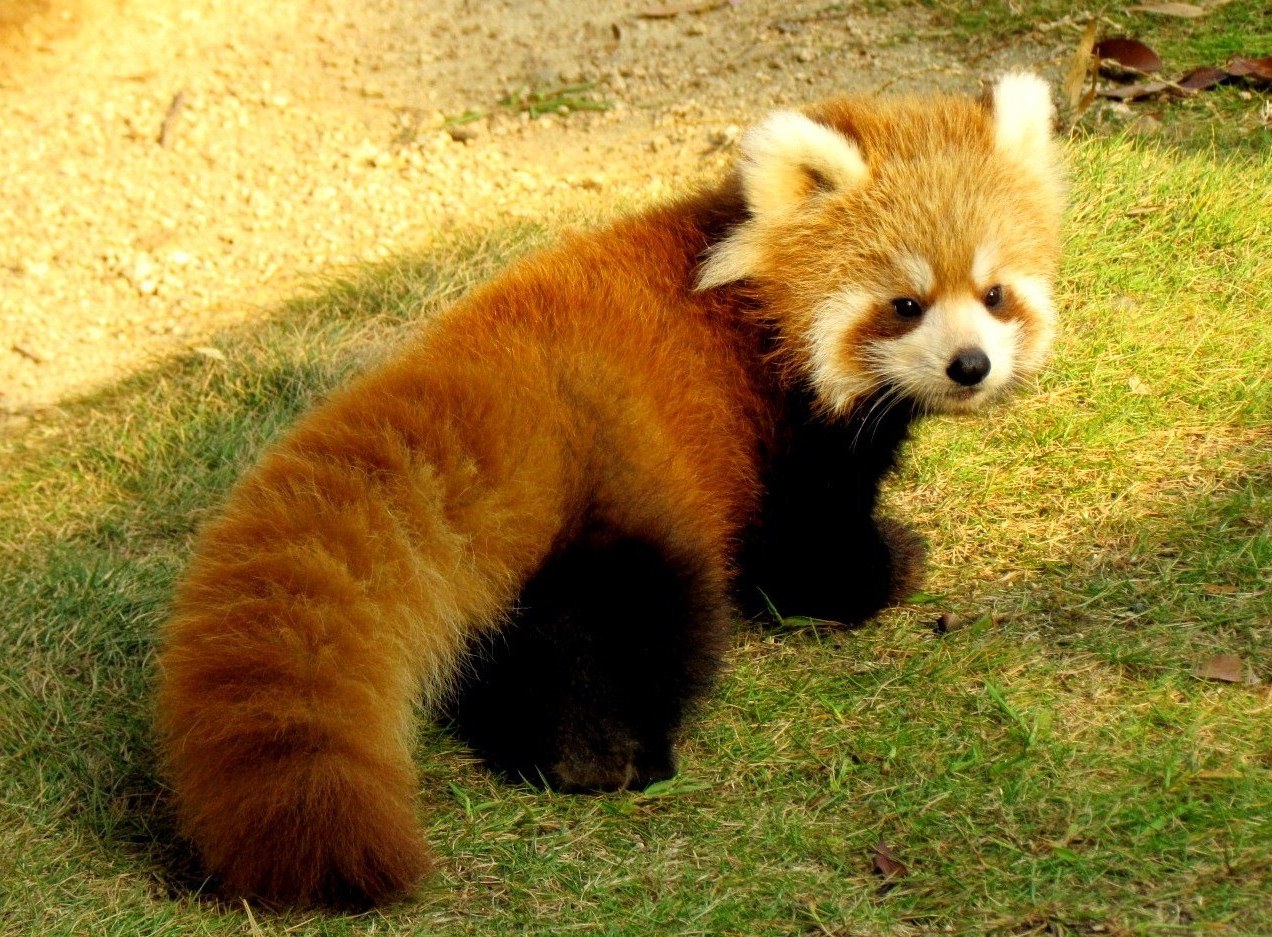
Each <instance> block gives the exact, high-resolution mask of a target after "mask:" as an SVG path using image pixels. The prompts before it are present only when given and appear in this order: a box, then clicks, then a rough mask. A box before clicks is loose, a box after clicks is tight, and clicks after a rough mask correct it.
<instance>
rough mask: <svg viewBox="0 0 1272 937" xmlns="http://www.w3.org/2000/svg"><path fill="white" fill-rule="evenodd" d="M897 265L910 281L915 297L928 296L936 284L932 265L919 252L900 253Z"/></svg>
mask: <svg viewBox="0 0 1272 937" xmlns="http://www.w3.org/2000/svg"><path fill="white" fill-rule="evenodd" d="M897 266H898V267H900V268H901V272H902V273H903V274H904V275H905V278H906V280H908V281H909V283H910V288H911V289H912V290H913V291H914V292H913V294H912V295H913V296H914V297H916V298H917V297H921V296H926V295H928V294H929V293H931V292H932V289H933V288H934V287H935V286H936V274H935V273H933V272H932V265H931V264H930V263H928V262H927V261H926V260H924V259H923V258H922V257H920V256H919V255H918V254H898V255H897Z"/></svg>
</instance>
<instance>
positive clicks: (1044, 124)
mask: <svg viewBox="0 0 1272 937" xmlns="http://www.w3.org/2000/svg"><path fill="white" fill-rule="evenodd" d="M992 110H993V115H994V143H995V146H996V147H997V149H998V151H999V152H1001V153H1006V154H1008V155H1010V156H1014V157H1018V158H1020V159H1021V160H1023V161H1025V162H1034V161H1036V160H1042V161H1048V162H1049V161H1050V160H1051V158H1052V148H1053V144H1052V124H1053V122H1054V120H1055V108H1054V107H1053V106H1052V104H1051V88H1050V87H1049V86H1048V85H1047V83H1046V82H1045V81H1043V80H1042V79H1041V78H1039V77H1038V76H1037V75H1033V74H1030V73H1028V72H1013V73H1011V74H1008V75H1004V76H1003V77H1002V78H999V79H998V81H997V82H996V83H995V84H994V91H993V97H992Z"/></svg>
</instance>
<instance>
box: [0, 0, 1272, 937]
mask: <svg viewBox="0 0 1272 937" xmlns="http://www.w3.org/2000/svg"><path fill="white" fill-rule="evenodd" d="M1234 5H1235V4H1234ZM1072 156H1073V159H1072V163H1073V165H1074V168H1075V178H1074V192H1073V202H1074V208H1073V210H1072V213H1071V219H1070V228H1069V232H1070V233H1069V249H1068V255H1067V256H1068V259H1067V261H1066V264H1065V268H1064V272H1063V277H1062V280H1061V283H1060V298H1061V304H1062V306H1063V308H1064V310H1065V313H1064V318H1065V332H1064V336H1063V339H1062V341H1061V343H1060V344H1059V347H1058V348H1057V354H1056V358H1055V361H1054V364H1053V366H1052V367H1051V369H1050V370H1049V371H1048V373H1047V374H1046V376H1045V377H1044V379H1043V380H1042V382H1041V386H1040V387H1039V388H1038V389H1037V391H1036V392H1034V393H1032V394H1030V395H1027V396H1025V397H1023V398H1022V399H1021V400H1020V401H1018V402H1017V403H1016V404H1014V405H1013V406H1011V407H1010V408H1007V409H1004V410H1000V411H998V412H997V413H995V414H993V415H992V416H987V417H984V418H980V419H975V420H958V421H955V420H940V421H932V422H929V423H927V424H925V425H924V426H923V428H922V430H921V432H920V433H919V436H918V438H917V439H916V441H915V444H914V446H913V447H912V450H911V461H910V462H909V463H908V465H907V467H906V469H905V471H904V473H903V475H902V476H901V477H900V478H899V479H898V480H897V483H896V484H895V485H894V486H893V488H892V490H891V492H890V499H891V501H892V502H893V503H894V505H895V510H896V511H897V512H898V513H900V514H903V515H905V516H906V517H907V518H909V519H911V520H913V521H914V522H916V523H917V524H918V525H919V526H920V527H921V528H922V529H923V530H924V531H925V532H926V533H927V534H928V536H929V538H930V540H931V543H932V545H933V555H932V573H931V579H930V582H929V584H928V586H927V593H928V594H927V596H926V597H925V599H924V600H923V602H922V604H916V605H914V606H911V607H907V608H903V609H899V610H896V611H894V612H890V613H888V614H886V615H885V616H884V617H883V618H882V619H881V620H880V621H879V622H878V623H877V624H875V625H872V626H870V627H866V628H863V629H861V630H858V631H854V632H843V631H837V630H827V629H825V628H824V627H823V628H818V627H814V626H813V625H810V624H801V623H798V622H790V623H788V624H787V626H786V627H783V628H779V629H776V630H771V631H765V630H762V629H760V628H758V627H756V626H746V627H743V628H742V629H741V632H740V635H739V639H738V642H737V644H736V647H735V650H734V651H733V653H732V655H731V657H730V669H729V672H728V673H727V674H726V675H725V676H724V678H723V679H722V681H721V683H720V686H719V689H718V691H717V693H716V694H715V697H714V699H713V700H712V702H711V704H710V705H709V706H708V707H707V709H706V711H705V712H704V713H703V714H702V717H701V718H700V720H699V721H698V722H697V723H696V724H695V727H694V729H693V732H692V733H691V736H690V738H689V739H688V740H687V742H686V745H685V747H684V751H683V763H682V771H683V774H682V778H681V779H680V780H679V781H678V782H676V783H673V784H671V785H666V786H663V787H661V788H660V789H658V790H655V791H651V792H650V793H649V794H623V795H614V796H606V797H593V798H579V797H567V796H560V795H550V794H541V793H535V792H532V791H529V790H527V789H523V788H519V787H514V786H508V785H505V784H502V783H499V782H498V781H496V780H494V779H493V778H491V777H490V776H489V775H487V774H486V773H485V772H483V771H482V770H481V769H480V768H478V767H476V766H475V765H473V764H472V763H471V761H470V759H468V758H467V757H466V756H465V755H464V753H463V751H462V750H461V749H460V748H459V747H458V746H457V745H456V744H455V743H454V742H452V741H451V740H449V739H448V738H447V737H446V736H445V735H444V734H443V733H441V732H440V731H439V730H437V729H432V728H426V729H424V730H423V731H422V733H421V738H420V751H419V759H420V764H421V767H422V783H421V797H420V809H421V810H422V811H423V812H424V813H425V815H426V816H427V818H428V825H429V828H430V831H431V839H432V842H433V844H434V846H435V847H436V850H437V852H438V854H439V856H440V859H441V863H440V865H441V869H440V872H439V874H438V875H437V876H436V878H435V879H433V880H432V881H431V882H429V883H428V884H427V885H426V886H425V888H424V889H423V890H422V892H421V893H420V895H419V896H418V898H417V899H416V900H414V901H412V902H410V903H408V904H405V905H403V906H400V907H397V908H392V909H387V910H384V911H380V912H374V913H371V914H368V915H364V916H362V917H326V916H320V915H304V916H301V915H284V916H281V917H273V916H269V915H266V914H265V913H263V912H262V911H261V910H259V909H255V910H254V913H253V915H252V917H251V918H249V917H248V914H247V912H246V911H245V910H244V909H243V908H242V907H241V906H228V907H227V906H223V905H219V904H217V903H216V902H215V901H212V900H210V899H207V898H204V897H200V896H199V895H198V889H199V880H198V876H197V872H196V870H195V869H194V867H193V865H192V863H191V860H190V857H189V856H188V855H187V854H186V853H185V851H184V850H183V848H182V847H181V846H180V845H179V844H177V843H176V841H175V838H174V836H173V831H172V828H171V821H170V818H169V815H168V813H167V810H166V807H165V804H164V799H163V795H162V791H161V788H160V785H159V783H158V781H157V780H156V778H155V775H154V765H153V751H152V748H151V740H150V731H149V728H148V710H147V706H148V704H147V698H148V694H149V692H150V687H151V683H152V680H153V670H152V665H153V647H154V644H153V642H154V635H155V631H156V628H157V627H158V625H159V624H160V622H161V621H162V619H163V615H164V607H165V603H166V601H167V596H168V594H169V590H170V588H171V585H172V582H173V579H174V577H175V576H176V575H177V574H178V573H179V571H180V569H181V566H182V564H183V562H184V559H185V557H186V555H187V552H188V548H189V543H190V538H191V534H192V531H193V530H194V529H195V527H196V525H197V524H198V522H199V521H200V520H201V519H202V518H204V517H205V516H207V514H208V513H209V512H210V511H212V510H214V509H215V505H216V503H217V502H218V499H219V498H220V497H221V495H222V494H223V492H224V491H225V490H226V488H227V487H228V486H229V485H230V484H231V482H232V480H233V479H234V478H235V477H236V476H237V475H238V474H239V472H240V471H241V470H242V469H243V467H244V466H246V465H248V464H250V463H251V462H252V460H253V459H254V458H255V457H256V455H257V454H258V453H259V451H260V449H261V448H262V447H263V446H264V445H265V444H266V443H267V442H268V441H269V440H270V439H271V438H274V437H275V436H276V435H277V434H278V433H279V432H281V431H282V430H283V428H284V427H285V426H286V425H287V424H288V422H289V421H290V420H291V419H292V417H293V416H294V415H295V414H296V413H297V412H298V411H299V410H301V409H303V408H304V407H306V406H308V405H309V404H310V403H311V402H313V401H314V400H316V399H318V398H320V397H321V396H322V394H323V393H324V392H326V391H327V390H328V389H329V388H330V387H332V386H333V385H335V384H336V383H338V382H339V381H340V379H341V378H342V377H344V376H345V375H346V374H348V373H349V372H350V371H352V370H354V369H357V368H360V367H363V366H365V365H366V364H367V363H368V362H370V361H373V360H374V359H375V358H376V357H377V356H378V355H379V354H382V353H383V351H384V350H385V349H387V348H388V347H390V346H391V345H392V344H393V343H394V342H395V341H397V340H400V339H401V337H402V336H403V335H404V334H406V333H408V332H409V331H410V330H411V329H412V328H413V325H412V324H411V323H412V321H413V320H414V319H416V318H418V317H420V316H427V314H428V313H429V311H430V310H432V309H435V308H437V307H438V306H439V305H441V304H444V303H445V302H447V301H449V300H450V299H451V298H453V297H454V296H455V295H457V294H458V293H460V292H462V291H463V290H464V289H466V288H467V287H468V286H469V285H470V284H471V283H473V282H476V281H479V280H481V279H483V278H484V277H486V276H488V275H489V274H490V273H491V272H493V271H494V270H496V269H498V268H499V267H500V266H502V265H503V264H504V263H505V262H506V261H507V260H508V259H509V258H510V257H512V256H515V255H516V254H518V253H520V252H522V251H524V250H526V249H529V248H530V247H532V246H534V245H535V244H538V243H541V242H542V241H543V240H544V239H545V238H546V237H547V236H548V235H547V233H546V230H545V229H517V230H511V231H505V232H495V233H487V234H469V235H465V236H456V237H455V238H454V239H453V240H452V241H448V242H445V243H441V244H439V245H437V246H436V248H435V249H434V250H432V251H431V252H429V253H428V254H426V255H424V256H420V257H414V258H405V259H399V260H397V261H394V262H392V263H390V264H387V265H385V266H382V267H379V268H376V269H373V270H369V271H365V272H360V273H358V274H356V276H355V277H353V278H351V279H349V280H347V281H342V282H339V283H335V284H331V285H329V286H328V287H326V288H325V289H324V290H323V291H322V292H320V293H318V294H316V295H315V296H312V297H307V298H302V299H299V300H297V301H296V302H295V303H293V304H292V305H291V306H289V307H288V308H286V309H283V310H280V313H279V315H278V317H277V318H276V319H275V320H274V321H272V322H270V323H268V324H266V325H263V326H261V327H260V328H258V329H256V330H244V331H240V332H237V333H233V334H229V335H226V336H225V337H224V338H223V340H222V341H221V342H220V343H219V347H220V348H221V350H222V351H223V352H224V354H225V357H226V360H225V361H224V362H221V361H215V360H212V359H210V358H205V357H200V356H191V357H189V358H188V359H183V360H179V361H174V362H172V363H170V364H169V365H167V366H165V367H163V368H161V369H159V370H157V371H154V372H152V373H149V374H145V375H143V376H141V377H138V378H136V379H134V380H131V381H128V382H125V383H124V384H122V385H120V386H119V387H118V388H116V389H115V390H113V391H111V392H110V393H108V394H104V395H101V396H99V397H97V398H94V399H91V400H87V401H84V402H82V403H79V404H76V405H74V406H72V407H69V408H67V409H66V410H65V411H64V412H60V413H57V414H54V415H51V416H48V417H46V418H45V419H43V420H42V421H40V422H38V423H36V424H34V425H33V426H32V427H31V428H30V429H29V430H28V431H27V432H26V433H25V434H24V435H22V436H21V437H10V438H8V439H5V440H0V446H2V447H3V448H2V449H0V555H3V558H4V559H3V566H0V642H2V643H0V646H2V647H3V648H4V652H5V653H4V659H3V661H0V758H2V759H3V761H2V762H0V933H4V934H9V933H15V934H16V933H29V934H66V935H71V934H87V933H91V934H120V935H123V934H129V935H131V934H182V935H184V934H242V933H256V932H261V933H268V934H282V933H296V934H333V935H336V934H355V933H357V934H362V933H418V934H430V935H431V934H440V935H459V934H482V935H486V934H505V933H506V934H512V933H541V934H559V933H568V932H571V931H580V932H585V933H593V934H633V935H635V934H642V935H643V934H707V935H761V934H762V935H770V934H772V935H813V934H824V935H852V934H918V933H928V932H933V931H943V930H945V929H948V930H949V931H950V932H955V933H959V932H965V933H1019V934H1026V933H1050V934H1082V933H1095V932H1099V933H1106V934H1171V933H1180V934H1191V933H1197V932H1216V933H1232V934H1259V933H1272V902H1269V900H1268V888H1269V882H1272V695H1270V693H1269V689H1268V688H1267V686H1266V685H1265V686H1263V687H1246V686H1239V685H1224V684H1215V683H1208V682H1203V681H1201V680H1199V679H1197V678H1196V677H1194V676H1193V674H1192V671H1193V668H1194V666H1195V665H1196V664H1197V663H1199V662H1200V661H1202V660H1204V659H1206V658H1207V657H1208V656H1209V655H1211V654H1213V653H1215V652H1219V651H1222V652H1230V653H1236V654H1239V655H1241V656H1242V657H1243V658H1244V659H1245V660H1246V661H1247V662H1249V663H1250V664H1251V665H1252V666H1253V667H1254V668H1255V670H1256V671H1257V673H1258V674H1259V675H1260V677H1261V678H1262V679H1263V681H1264V682H1265V684H1266V683H1267V682H1268V681H1269V680H1272V652H1270V651H1269V648H1272V596H1270V595H1269V592H1268V579H1269V573H1270V572H1272V434H1270V433H1269V426H1272V327H1269V318H1268V316H1269V310H1270V309H1272V262H1270V260H1269V253H1268V246H1269V244H1272V208H1269V205H1268V204H1267V200H1266V197H1265V195H1266V189H1267V180H1268V179H1269V178H1270V177H1272V175H1270V174H1272V162H1270V161H1269V159H1268V157H1267V156H1266V155H1265V156H1264V157H1262V159H1261V160H1258V161H1256V160H1253V159H1251V158H1248V157H1241V158H1224V157H1219V156H1215V155H1212V154H1208V153H1206V152H1204V151H1200V150H1182V151H1181V150H1178V149H1171V148H1167V147H1162V146H1158V145H1156V144H1150V143H1145V142H1144V141H1134V140H1131V141H1127V140H1117V139H1101V138H1086V139H1082V140H1079V141H1078V142H1076V143H1075V144H1074V146H1073V153H1072ZM942 611H953V612H956V613H958V614H959V615H960V616H961V617H962V619H963V620H964V621H966V622H968V624H967V625H966V626H965V627H963V628H961V629H959V630H956V631H953V632H952V633H950V634H948V635H946V636H944V637H938V636H937V635H936V634H935V633H934V630H933V627H932V622H933V620H934V619H935V618H936V616H937V614H939V613H940V612H942ZM881 837H882V838H884V839H886V841H887V842H888V843H889V844H890V845H891V846H892V848H893V850H894V852H895V853H896V855H897V857H898V858H899V859H900V860H901V861H902V862H904V863H905V864H906V865H907V866H908V868H909V870H910V874H909V875H908V876H906V877H905V878H903V879H901V880H899V881H896V882H894V883H891V885H890V887H887V888H884V887H882V886H883V883H882V882H881V880H880V879H879V878H878V877H877V876H875V875H874V874H873V873H872V871H871V862H872V856H873V850H874V846H875V844H876V843H877V842H878V840H879V839H880V838H881Z"/></svg>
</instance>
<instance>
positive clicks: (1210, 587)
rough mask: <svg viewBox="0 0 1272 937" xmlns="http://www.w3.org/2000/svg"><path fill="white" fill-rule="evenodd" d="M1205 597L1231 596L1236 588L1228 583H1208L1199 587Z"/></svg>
mask: <svg viewBox="0 0 1272 937" xmlns="http://www.w3.org/2000/svg"><path fill="white" fill-rule="evenodd" d="M1201 591H1202V592H1204V593H1206V595H1232V593H1234V592H1236V591H1237V587H1236V586H1234V585H1233V584H1232V583H1230V582H1208V583H1206V584H1204V585H1203V586H1202V587H1201Z"/></svg>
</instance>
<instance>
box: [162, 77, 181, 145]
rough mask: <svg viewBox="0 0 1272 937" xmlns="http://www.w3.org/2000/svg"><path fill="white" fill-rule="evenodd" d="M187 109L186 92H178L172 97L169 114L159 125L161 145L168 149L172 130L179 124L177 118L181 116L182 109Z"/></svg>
mask: <svg viewBox="0 0 1272 937" xmlns="http://www.w3.org/2000/svg"><path fill="white" fill-rule="evenodd" d="M184 107H185V92H184V91H178V92H177V93H176V94H174V95H173V96H172V103H171V104H169V105H168V113H167V114H165V115H164V118H163V123H162V124H160V125H159V145H160V146H163V147H166V146H167V145H168V141H169V140H170V139H171V138H172V128H173V127H174V126H175V125H176V123H177V118H178V117H179V116H180V115H181V109H182V108H184Z"/></svg>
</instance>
